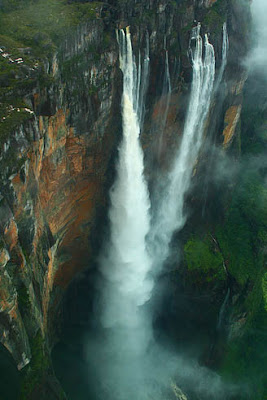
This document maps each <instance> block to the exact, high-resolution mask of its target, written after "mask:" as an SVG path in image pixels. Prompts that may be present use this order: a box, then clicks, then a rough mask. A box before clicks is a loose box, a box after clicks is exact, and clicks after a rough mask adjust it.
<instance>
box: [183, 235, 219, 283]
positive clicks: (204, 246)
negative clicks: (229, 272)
mask: <svg viewBox="0 0 267 400" xmlns="http://www.w3.org/2000/svg"><path fill="white" fill-rule="evenodd" d="M184 252H185V260H186V263H187V267H188V271H189V272H190V273H191V274H192V275H193V277H194V282H199V283H203V282H213V281H222V280H225V278H226V274H225V271H224V268H223V258H222V255H221V253H220V252H219V251H218V250H217V249H215V248H214V243H212V240H211V239H209V238H207V237H206V238H204V239H203V240H201V239H199V238H195V237H193V238H191V239H190V240H188V242H187V243H186V244H185V246H184Z"/></svg>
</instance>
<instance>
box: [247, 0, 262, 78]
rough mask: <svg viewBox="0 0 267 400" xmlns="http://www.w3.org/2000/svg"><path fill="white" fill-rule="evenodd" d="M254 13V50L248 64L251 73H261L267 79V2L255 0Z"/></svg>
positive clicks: (252, 9) (253, 3)
mask: <svg viewBox="0 0 267 400" xmlns="http://www.w3.org/2000/svg"><path fill="white" fill-rule="evenodd" d="M251 13H252V50H251V52H250V54H249V56H248V58H247V62H246V64H247V66H248V68H249V71H250V73H251V74H260V75H261V76H263V77H264V78H265V79H267V69H266V65H267V51H266V43H267V24H266V15H267V2H266V0H253V1H252V4H251Z"/></svg>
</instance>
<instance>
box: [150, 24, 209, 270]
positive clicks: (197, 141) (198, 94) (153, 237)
mask: <svg viewBox="0 0 267 400" xmlns="http://www.w3.org/2000/svg"><path fill="white" fill-rule="evenodd" d="M200 29H201V25H200V24H198V25H197V26H196V27H195V28H193V30H192V35H191V39H190V45H189V54H190V57H191V60H192V67H193V80H192V86H191V95H190V100H189V106H188V112H187V117H186V121H185V127H184V133H183V137H182V141H181V145H180V147H179V150H178V152H177V155H176V157H175V160H174V163H173V166H172V168H171V171H170V173H169V174H168V176H167V179H166V184H165V186H164V192H163V193H161V194H160V196H159V198H160V199H161V201H160V204H159V207H158V209H157V212H156V215H155V218H154V221H155V222H154V226H153V228H152V230H151V233H150V237H149V241H150V248H151V254H153V258H154V260H155V264H156V265H157V266H158V268H160V267H161V266H162V264H163V262H164V261H165V260H166V259H167V257H168V255H169V245H170V241H171V238H172V235H173V233H174V232H175V231H177V230H179V229H181V228H182V227H183V225H184V223H185V220H186V215H185V212H184V198H185V194H186V192H187V191H188V189H189V186H190V181H191V176H192V173H193V169H194V165H195V163H196V162H197V157H198V153H199V149H200V146H201V143H202V136H203V131H204V124H205V121H206V118H207V115H208V112H209V108H210V102H211V96H212V91H213V85H214V77H215V54H214V49H213V46H212V45H211V44H210V43H209V40H208V36H207V35H205V39H204V44H205V54H204V57H203V41H202V37H201V35H200Z"/></svg>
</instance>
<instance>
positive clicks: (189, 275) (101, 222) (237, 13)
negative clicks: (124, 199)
mask: <svg viewBox="0 0 267 400" xmlns="http://www.w3.org/2000/svg"><path fill="white" fill-rule="evenodd" d="M17 3H18V8H17V9H16V7H17V4H16V2H14V5H13V7H14V9H8V7H10V6H8V5H7V6H6V5H5V2H3V10H2V13H1V18H2V19H4V20H6V21H7V20H8V21H9V28H6V25H5V24H4V23H3V28H2V30H1V32H0V34H1V35H0V39H1V40H0V41H2V43H3V45H2V47H1V46H0V47H1V49H2V52H1V54H0V56H1V76H0V78H1V83H2V87H1V99H2V100H1V123H0V144H1V154H0V160H1V166H2V168H1V174H0V179H1V203H0V217H1V218H0V225H1V253H0V262H1V264H0V265H1V270H0V272H1V275H0V294H1V309H0V334H1V342H2V344H3V345H4V346H5V347H6V348H7V349H8V351H9V352H10V353H11V355H12V357H13V359H14V360H15V363H16V365H17V367H18V369H19V370H21V376H22V394H21V395H20V396H21V398H27V399H30V398H33V399H34V398H36V397H38V398H40V394H39V391H40V388H42V391H43V398H44V399H50V398H51V399H53V398H55V399H56V398H60V396H63V394H62V393H61V392H60V388H59V386H58V384H57V383H56V380H55V378H54V374H53V371H52V367H51V361H50V351H51V348H52V347H53V346H54V344H55V342H56V340H57V335H58V334H59V332H60V326H61V324H62V319H63V318H62V308H63V303H62V298H63V295H64V293H65V291H66V289H67V288H68V287H69V285H70V283H71V282H72V281H73V279H74V278H75V277H76V279H77V277H78V279H77V282H78V283H77V282H76V281H75V280H74V282H73V283H72V285H71V286H70V289H69V292H68V294H67V301H66V303H65V304H66V305H68V304H69V303H70V302H73V303H74V304H73V305H70V310H69V311H68V312H67V314H68V313H69V314H71V313H72V310H75V312H76V308H75V301H76V300H75V296H74V293H75V291H76V293H78V291H79V288H80V286H79V285H81V286H82V285H84V286H85V287H86V288H88V287H89V288H90V285H87V284H86V283H84V281H86V279H87V278H86V276H87V275H86V274H87V272H86V273H85V277H84V275H81V277H80V278H79V273H80V272H81V271H84V270H86V271H87V269H88V268H89V269H90V268H91V269H92V267H94V264H95V262H96V256H97V255H98V251H99V249H100V247H101V242H102V240H103V238H104V237H105V229H106V228H105V224H106V223H107V209H108V205H109V196H108V192H109V188H110V186H111V185H112V183H113V180H114V174H115V168H114V164H115V161H116V159H117V146H118V143H119V141H120V138H121V131H122V128H121V125H122V124H121V108H120V98H121V94H122V76H121V72H120V70H119V60H118V55H119V54H118V46H117V42H116V35H115V28H124V27H126V26H128V25H131V31H132V36H133V47H134V49H135V52H136V54H137V52H138V49H139V48H143V47H144V46H145V43H146V37H147V34H148V37H149V45H150V75H149V84H148V93H147V100H146V114H145V120H144V130H143V132H142V136H141V140H142V145H143V150H144V154H145V172H146V177H147V179H148V181H149V186H150V187H153V185H154V184H155V181H156V175H157V174H158V173H159V172H160V174H162V175H160V176H164V171H165V170H166V169H167V168H168V164H169V163H168V160H169V159H170V158H171V157H172V156H173V154H174V153H175V150H176V147H177V144H178V143H179V141H180V137H181V135H182V132H183V125H184V121H185V115H186V109H187V105H188V101H189V96H188V95H189V93H190V82H191V79H192V77H191V65H190V61H189V58H188V55H187V50H188V42H189V37H190V34H191V29H192V27H193V26H195V24H196V22H195V21H200V22H201V23H202V30H203V33H206V32H208V33H209V34H210V37H209V40H210V42H211V43H212V44H213V45H214V48H215V54H216V59H217V60H220V61H219V63H218V64H217V65H216V69H217V76H218V74H219V70H220V63H221V59H222V58H221V54H222V27H223V23H224V22H226V21H227V28H228V33H229V42H230V47H229V55H228V63H227V67H226V71H225V79H224V83H223V87H222V88H221V90H220V91H219V92H218V94H217V95H216V97H215V98H214V99H213V102H212V105H211V109H210V113H209V117H208V121H209V123H208V125H207V126H206V134H205V137H206V140H205V143H211V142H212V141H213V142H215V143H217V144H218V146H219V147H220V146H222V147H224V148H225V149H226V150H227V149H228V150H227V151H228V153H229V154H230V156H231V157H233V160H238V159H239V158H240V140H241V139H242V134H243V131H245V129H244V130H241V122H240V121H241V120H242V118H243V119H244V118H246V111H243V114H242V104H243V93H244V91H243V87H244V84H245V81H246V77H247V73H246V70H245V68H244V67H243V59H244V56H245V54H246V52H247V49H248V22H247V18H248V15H249V10H248V2H244V4H241V3H240V2H238V1H234V0H231V1H230V0H229V1H223V0H217V1H215V2H214V1H213V2H210V1H205V2H203V1H190V0H186V1H156V0H155V1H152V0H151V1H149V2H144V1H127V2H124V1H118V2H116V1H113V2H112V1H110V2H108V3H107V4H106V3H100V2H99V3H96V2H71V1H69V2H64V1H56V0H55V1H51V2H48V3H49V4H48V6H49V7H50V10H51V13H50V17H49V18H51V21H50V23H51V24H52V26H53V29H52V28H51V27H50V28H49V26H46V23H44V22H42V23H40V19H41V16H42V12H43V13H44V15H46V10H43V9H42V7H43V6H42V4H41V3H38V2H37V5H35V4H31V2H29V4H27V5H26V6H25V7H26V10H27V7H29V10H30V11H27V12H26V11H25V9H23V7H22V6H20V5H19V2H17ZM7 4H8V2H7ZM5 7H6V8H5ZM21 7H22V8H21ZM30 7H31V9H30ZM36 7H37V8H36ZM38 7H39V9H38ZM34 10H37V11H36V15H35V14H34V13H32V16H31V15H28V14H30V13H31V11H34ZM59 16H60V17H59ZM20 18H21V19H20ZM23 18H24V19H23ZM18 19H19V20H20V21H21V22H20V28H19V29H14V28H12V27H13V26H15V25H16V24H17V22H18ZM58 21H60V22H58ZM12 24H13V25H12ZM5 28H6V29H5ZM0 44H1V43H0ZM166 49H167V50H168V60H169V68H170V77H171V87H172V91H171V94H170V98H169V110H168V114H167V117H166V127H165V129H164V131H163V132H160V129H157V128H158V127H159V126H160V124H161V119H162V118H163V117H164V116H163V115H162V112H164V110H163V111H162V107H161V102H162V101H164V99H163V98H162V96H161V94H162V84H161V81H162V78H163V76H164V73H165V60H166ZM4 55H5V56H4ZM20 57H21V58H22V60H23V62H20ZM10 58H11V59H12V60H13V61H14V62H12V61H10ZM15 60H18V61H15ZM248 88H249V86H248ZM246 90H247V91H248V90H249V89H246ZM245 104H247V103H245ZM262 113H264V112H262ZM242 115H243V116H242ZM261 118H262V119H263V118H264V117H263V116H261ZM259 124H260V122H259ZM241 132H242V133H241ZM160 133H162V137H161V138H160V137H159V136H160V135H159V134H160ZM240 137H241V139H240ZM248 137H249V136H248V135H247V136H245V139H244V140H245V141H246V140H248V139H247V138H248ZM159 140H161V141H162V146H163V148H164V149H166V151H164V152H162V154H161V155H160V157H159V153H158V152H157V151H155V147H156V148H157V142H158V141H159ZM207 148H208V150H207V152H205V146H204V148H203V151H202V152H201V156H200V158H199V160H198V163H197V165H196V166H195V172H194V179H193V182H194V186H193V188H192V189H191V191H190V193H189V194H188V195H187V203H188V205H189V206H190V210H191V215H190V216H189V222H188V224H187V225H186V226H185V228H184V229H183V231H182V232H181V237H180V239H179V241H181V242H182V244H185V257H184V262H182V267H180V269H179V270H177V269H176V268H175V269H173V270H172V271H169V270H167V272H166V273H164V278H162V279H167V280H171V284H170V286H169V287H172V288H173V290H171V291H170V293H169V294H168V296H169V297H170V298H171V299H170V300H168V304H174V303H175V306H174V308H175V307H177V304H179V301H180V299H179V293H178V294H177V291H179V286H181V281H183V282H185V289H183V290H180V295H182V294H185V295H186V296H189V298H191V300H190V301H193V300H192V299H194V297H201V296H202V295H203V293H207V294H208V296H207V297H208V302H206V303H205V301H204V306H203V307H208V311H207V317H204V318H203V319H202V320H201V318H200V321H199V324H200V325H201V324H202V325H203V324H204V325H205V324H206V322H207V320H208V319H209V318H211V316H213V317H212V318H211V319H212V321H216V318H217V315H218V311H219V307H220V305H221V304H222V302H223V298H224V296H225V295H226V292H227V286H228V283H229V282H228V280H230V281H231V282H232V284H231V290H232V293H231V298H233V299H234V297H235V296H237V297H235V303H233V304H236V307H235V308H234V311H233V312H232V315H231V316H230V319H231V318H232V321H231V324H232V328H231V332H232V333H231V335H232V336H233V338H234V337H238V335H239V332H242V329H243V330H245V325H246V323H247V320H249V319H250V314H251V316H252V314H253V312H254V310H249V311H247V310H246V305H245V306H244V304H246V301H249V298H250V297H251V296H252V294H253V291H255V289H254V286H256V285H258V286H257V287H259V286H260V285H261V283H260V282H261V281H260V280H261V277H260V276H259V277H258V278H257V279H258V280H256V282H255V283H254V282H253V281H252V280H251V276H252V275H253V274H254V269H253V263H254V260H253V258H252V259H251V257H254V256H255V254H256V253H257V252H258V250H257V246H256V244H254V245H253V246H254V250H253V252H252V253H249V255H248V257H249V262H248V263H245V264H244V261H243V259H241V260H240V257H239V255H238V254H237V255H236V253H235V248H236V247H239V246H242V245H243V243H246V244H247V242H250V239H248V238H247V237H245V239H243V237H242V235H240V233H239V232H238V233H237V236H236V235H235V230H236V229H238V224H239V221H242V223H243V224H250V222H247V219H248V220H249V217H248V218H247V219H246V218H245V219H244V212H245V211H243V212H242V216H240V215H236V212H235V208H234V207H229V204H230V202H231V196H232V190H231V188H230V187H229V186H231V184H232V182H231V180H230V183H229V181H228V180H226V181H223V184H224V185H225V190H224V189H222V190H223V191H225V193H224V194H223V195H222V196H221V199H220V200H218V198H220V195H221V193H220V190H219V189H218V183H217V182H214V181H215V178H214V177H213V176H212V177H211V179H208V181H209V187H208V188H207V189H205V190H202V191H201V190H198V189H199V186H198V185H202V183H203V181H205V179H206V178H205V177H207V174H209V173H210V170H208V171H206V170H205V169H207V164H208V163H207V162H206V160H207V157H208V154H209V149H210V147H208V146H207ZM216 151H217V150H216ZM216 151H215V153H214V155H213V159H216V157H217V152H216ZM231 154H232V155H231ZM236 163H237V161H236ZM212 165H214V164H212ZM215 166H216V163H215ZM210 168H212V166H211V167H210ZM223 168H226V169H227V168H229V165H228V164H227V163H225V165H223ZM211 175H212V174H211ZM225 176H226V177H227V171H225ZM203 177H204V178H203ZM213 179H214V181H213ZM244 179H246V177H244ZM225 182H226V183H225ZM259 185H260V184H259ZM214 187H215V189H216V190H215V192H213V190H214ZM255 190H260V189H259V188H256V189H255ZM203 192H205V199H204V201H203V199H202V198H201V195H202V193H203ZM240 192H241V193H240ZM235 193H237V194H236V195H235V196H237V199H235V198H234V200H233V201H235V202H239V201H240V197H241V200H242V194H243V188H242V187H241V189H240V191H239V192H238V190H237V191H236V192H235ZM203 196H204V195H203ZM251 201H252V204H254V203H253V199H252V200H251ZM204 203H205V204H206V213H207V214H206V220H205V223H204V224H203V220H201V210H203V204H204ZM243 204H244V206H243V209H246V208H247V205H246V203H245V201H244V200H243ZM218 207H220V208H219V209H218ZM214 208H216V210H214ZM233 209H234V211H233ZM231 212H232V213H234V218H235V221H236V222H235V221H234V223H233V224H232V225H231V223H230V227H228V226H227V228H226V229H223V228H222V226H224V225H223V221H224V220H226V222H225V224H226V225H227V224H228V225H229V222H227V221H231ZM229 213H230V216H229ZM216 214H218V215H216ZM215 215H216V218H215ZM253 217H254V226H255V224H256V225H257V226H258V219H257V216H256V217H255V216H252V218H253ZM255 221H256V222H255ZM263 225H264V223H263ZM258 230H259V231H260V232H263V231H264V226H263V227H262V228H261V227H260V226H259V229H258ZM232 231H234V232H232ZM260 232H259V235H260V237H261V238H262V237H263V233H260ZM239 236H240V238H239ZM235 237H238V241H235V239H234V238H235ZM239 240H240V242H239ZM261 240H263V239H261ZM175 241H176V239H175V240H174V243H173V245H172V248H173V249H174V250H173V253H174V254H175V252H176V251H177V260H178V259H179V258H180V256H179V255H178V251H179V250H178V248H179V247H180V246H178V245H177V244H175ZM177 241H178V239H177ZM231 246H232V247H231ZM245 248H246V247H245V246H244V249H245ZM194 254H196V255H197V256H196V257H197V261H195V259H194ZM231 255H233V259H232V260H231ZM245 257H246V256H245ZM255 257H256V258H257V259H258V258H260V257H261V252H260V251H259V255H257V256H255ZM174 260H175V257H174ZM222 262H224V263H225V265H226V269H227V272H228V274H229V275H228V276H226V275H225V272H224V271H221V270H220V268H221V266H222ZM259 263H260V265H263V261H262V260H259ZM177 264H178V261H174V262H173V261H172V262H171V266H172V268H173V266H177ZM242 266H243V267H242ZM261 268H262V267H261ZM261 268H260V269H261ZM93 269H94V268H93ZM243 272H244V273H243ZM89 273H90V272H89ZM175 282H176V283H175ZM180 289H181V288H180ZM258 290H260V289H258ZM168 296H167V297H168ZM177 296H178V297H177ZM238 296H239V297H238ZM78 297H79V296H78V294H77V296H76V298H78ZM88 297H90V294H89V295H88ZM258 297H259V296H258ZM68 298H71V299H72V300H71V301H69V300H68ZM82 299H83V301H84V297H83V298H82ZM247 299H248V300H247ZM190 301H189V303H190ZM259 301H261V300H260V299H256V300H255V302H259ZM78 302H79V301H78ZM165 302H167V300H166V299H165ZM200 303H201V302H200ZM214 303H215V306H214V307H213V305H212V304H214ZM163 304H164V302H163ZM193 304H194V301H193ZM196 304H198V305H199V302H198V301H196ZM65 307H66V306H65ZM72 307H73V308H72ZM162 307H163V309H164V306H162ZM254 307H257V305H255V306H254ZM85 308H86V306H85ZM178 308H179V306H178ZM200 309H201V310H202V308H201V306H200ZM159 314H161V315H160V316H159V318H158V320H161V319H162V318H164V310H163V312H160V313H159ZM176 314H177V315H176ZM195 314H196V313H194V312H193V316H191V317H190V318H189V320H193V319H194V318H195V317H196V315H195ZM253 315H254V314H253ZM67 318H68V317H67ZM71 318H72V317H70V320H71ZM165 318H166V319H167V322H166V325H168V324H170V321H171V320H173V318H177V321H178V320H179V312H178V313H176V312H174V313H172V312H171V313H170V316H168V315H167V316H165ZM78 320H79V312H78V316H77V321H78ZM171 325H172V326H171V327H170V329H171V330H174V331H175V332H176V328H174V327H173V324H171ZM174 325H175V324H174ZM204 330H205V329H204ZM175 335H177V332H176V333H175ZM182 336H183V332H181V337H182ZM241 336H242V334H241ZM218 341H219V344H218V343H217V344H215V350H214V352H215V353H218V352H221V351H222V349H223V348H224V347H226V353H227V348H229V344H225V338H223V339H220V338H219V339H218ZM221 341H222V342H221ZM227 346H228V347H227ZM228 355H229V353H228ZM204 357H208V358H209V357H210V354H209V356H207V353H206V355H205V356H204ZM212 357H213V358H214V360H215V361H214V360H212V361H210V360H206V361H205V362H206V363H207V364H209V365H213V364H215V365H216V367H217V365H218V363H219V361H218V360H221V357H222V356H221V355H220V356H219V355H214V353H213V355H212ZM230 357H231V355H230ZM220 362H221V361H220ZM226 364H227V362H226ZM225 368H226V367H225ZM23 396H24V397H23ZM62 398H63V397H62ZM259 399H261V397H259Z"/></svg>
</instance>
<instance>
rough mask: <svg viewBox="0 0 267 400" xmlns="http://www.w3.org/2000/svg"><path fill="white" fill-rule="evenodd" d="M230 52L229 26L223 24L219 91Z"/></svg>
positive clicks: (217, 82) (218, 78)
mask: <svg viewBox="0 0 267 400" xmlns="http://www.w3.org/2000/svg"><path fill="white" fill-rule="evenodd" d="M228 50H229V38H228V33H227V24H226V22H225V23H224V24H223V40H222V62H221V66H220V70H219V73H218V77H217V81H216V86H215V89H216V90H217V89H218V87H219V86H220V83H221V81H222V78H223V74H224V70H225V67H226V64H227V56H228Z"/></svg>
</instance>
